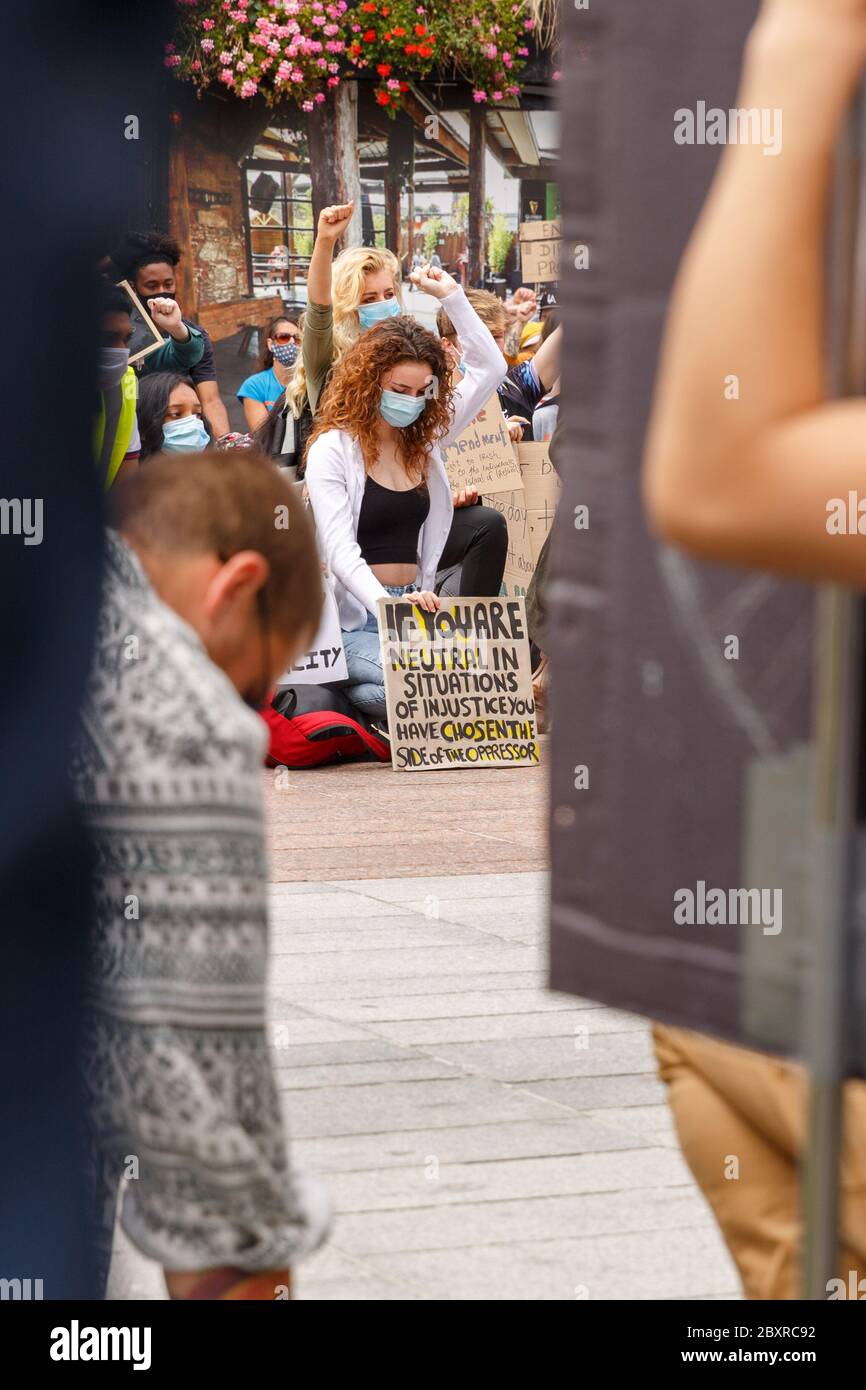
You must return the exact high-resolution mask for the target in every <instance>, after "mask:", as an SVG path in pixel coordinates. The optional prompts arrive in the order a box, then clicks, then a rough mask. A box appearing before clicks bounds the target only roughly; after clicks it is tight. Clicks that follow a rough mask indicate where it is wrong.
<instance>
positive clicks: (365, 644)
mask: <svg viewBox="0 0 866 1390" xmlns="http://www.w3.org/2000/svg"><path fill="white" fill-rule="evenodd" d="M384 587H385V591H386V593H388V594H390V595H391V597H392V598H402V597H403V595H404V594H414V593H417V591H418V585H417V584H386V585H385V586H384ZM343 649H344V651H345V653H346V667H347V669H348V672H349V676H348V679H347V680H345V681H343V682H342V686H343V689H344V690H345V692H346V694H347V695H348V697H349V699H350V700H351V701H352V704H353V705H357V706H358V709H359V710H361V711H362V713H363V714H366V716H367V718H368V719H373V720H375V721H376V723H383V722H384V720H385V680H384V677H383V676H382V649H381V647H380V645H379V621H378V619H377V618H376V617H375V615H374V614H373V613H368V615H367V621H366V623H365V624H364V626H363V627H359V628H357V629H356V630H355V631H354V632H344V633H343Z"/></svg>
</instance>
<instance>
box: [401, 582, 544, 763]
mask: <svg viewBox="0 0 866 1390" xmlns="http://www.w3.org/2000/svg"><path fill="white" fill-rule="evenodd" d="M378 609H379V613H378V617H379V640H380V642H381V644H382V670H383V673H384V678H385V698H386V703H387V709H388V731H389V734H390V737H391V758H392V762H393V766H394V768H395V770H397V771H411V772H421V771H430V770H431V769H432V770H436V771H441V770H442V769H444V768H452V767H463V768H466V767H511V768H514V767H526V766H533V765H534V764H536V763H537V762H538V761H539V751H538V731H537V727H536V721H535V701H534V700H533V698H532V673H531V670H530V657H529V638H528V636H527V626H526V606H525V604H524V602H523V599H522V598H514V599H491V598H452V599H446V600H445V601H444V602H443V603H442V606H441V607H440V608H439V609H438V610H437V612H435V613H426V612H425V611H424V610H423V609H422V608H419V607H417V606H416V605H414V604H412V603H410V602H409V601H408V600H405V599H399V598H397V599H395V598H382V599H380V600H379V604H378Z"/></svg>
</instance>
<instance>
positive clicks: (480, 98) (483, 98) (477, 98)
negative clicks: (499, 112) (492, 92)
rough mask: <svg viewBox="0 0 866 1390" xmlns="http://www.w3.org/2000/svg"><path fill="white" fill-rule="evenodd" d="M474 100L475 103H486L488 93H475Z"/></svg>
mask: <svg viewBox="0 0 866 1390" xmlns="http://www.w3.org/2000/svg"><path fill="white" fill-rule="evenodd" d="M472 100H473V101H475V102H480V101H486V100H487V93H486V92H473V93H472Z"/></svg>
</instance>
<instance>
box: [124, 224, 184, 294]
mask: <svg viewBox="0 0 866 1390" xmlns="http://www.w3.org/2000/svg"><path fill="white" fill-rule="evenodd" d="M180 256H181V251H180V247H179V246H178V244H177V242H176V241H175V240H174V238H173V237H170V236H167V235H166V233H165V232H127V234H126V236H125V237H124V239H123V241H122V242H121V243H120V245H119V246H116V247H115V248H114V250H113V251H112V252H111V260H112V263H113V264H114V265H115V266H116V267H117V269H118V271H119V272H120V277H121V279H122V280H129V281H130V283H134V281H135V277H136V275H137V274H138V272H139V270H141V267H142V266H143V265H154V264H156V262H163V261H164V262H165V263H166V265H170V266H172V267H174V266H176V265H177V263H178V261H179V260H180Z"/></svg>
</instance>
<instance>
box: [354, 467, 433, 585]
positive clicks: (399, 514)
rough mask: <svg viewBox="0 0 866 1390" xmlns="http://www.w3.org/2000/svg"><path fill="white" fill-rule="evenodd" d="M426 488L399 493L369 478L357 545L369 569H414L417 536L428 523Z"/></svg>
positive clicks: (409, 489)
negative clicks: (390, 566) (405, 567)
mask: <svg viewBox="0 0 866 1390" xmlns="http://www.w3.org/2000/svg"><path fill="white" fill-rule="evenodd" d="M429 510H430V497H429V494H428V492H427V488H426V487H425V486H423V485H422V486H421V487H412V488H408V489H407V490H406V491H405V492H397V491H396V490H395V489H394V488H390V487H382V484H381V483H377V482H376V481H375V479H374V478H368V479H367V483H366V486H365V488H364V498H363V501H362V502H361V514H360V516H359V517H358V545H359V546H360V547H361V554H362V556H363V557H364V559H365V560H366V561H367V564H368V565H414V564H415V562H416V560H417V559H418V532H419V531H420V530H421V527H422V526H423V525H424V522H425V521H426V520H427V513H428V512H429Z"/></svg>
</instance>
